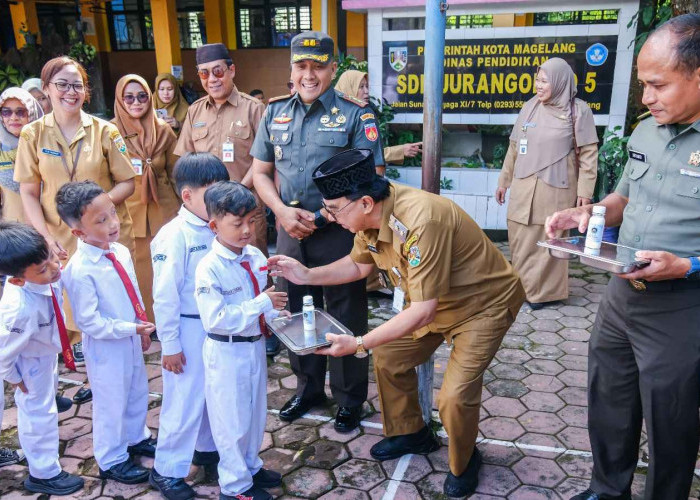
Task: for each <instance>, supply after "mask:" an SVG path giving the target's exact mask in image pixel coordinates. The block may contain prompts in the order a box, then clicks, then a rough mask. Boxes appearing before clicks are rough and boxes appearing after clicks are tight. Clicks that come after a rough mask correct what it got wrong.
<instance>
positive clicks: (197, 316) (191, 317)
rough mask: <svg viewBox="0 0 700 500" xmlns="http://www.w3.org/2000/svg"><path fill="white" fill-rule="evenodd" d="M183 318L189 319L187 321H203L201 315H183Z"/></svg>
mask: <svg viewBox="0 0 700 500" xmlns="http://www.w3.org/2000/svg"><path fill="white" fill-rule="evenodd" d="M180 317H181V318H187V319H202V318H201V317H200V316H199V314H181V315H180Z"/></svg>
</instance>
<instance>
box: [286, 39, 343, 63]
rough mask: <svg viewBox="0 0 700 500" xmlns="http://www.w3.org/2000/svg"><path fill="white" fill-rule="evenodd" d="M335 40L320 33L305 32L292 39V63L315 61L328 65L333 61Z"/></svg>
mask: <svg viewBox="0 0 700 500" xmlns="http://www.w3.org/2000/svg"><path fill="white" fill-rule="evenodd" d="M334 47H335V43H334V42H333V39H332V38H331V37H329V36H328V35H326V34H325V33H322V32H320V31H305V32H303V33H299V34H298V35H297V36H295V37H294V38H292V59H291V63H292V64H294V63H295V62H299V61H306V60H309V61H315V62H317V63H321V64H328V63H330V62H332V61H333V49H334Z"/></svg>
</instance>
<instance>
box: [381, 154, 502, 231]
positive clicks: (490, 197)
mask: <svg viewBox="0 0 700 500" xmlns="http://www.w3.org/2000/svg"><path fill="white" fill-rule="evenodd" d="M393 168H396V170H398V172H399V178H398V179H396V180H395V182H401V183H403V184H407V185H409V186H412V187H416V188H420V184H421V169H420V167H393ZM500 173H501V171H500V170H494V169H486V168H442V169H441V174H440V175H441V177H442V178H444V177H447V178H448V179H451V180H452V187H453V189H451V190H446V189H443V190H442V191H441V192H440V194H441V195H442V196H444V197H445V198H449V199H450V200H452V201H454V202H455V203H456V204H457V205H459V206H460V207H462V208H463V209H464V211H465V212H467V213H468V214H469V215H470V216H471V217H472V218H473V219H474V220H475V221H476V223H477V224H479V226H480V227H481V228H482V229H506V228H507V225H506V209H507V207H508V197H507V196H506V203H505V204H504V205H503V206H501V205H499V204H498V203H496V199H495V198H494V193H495V192H496V187H497V186H498V176H499V175H500Z"/></svg>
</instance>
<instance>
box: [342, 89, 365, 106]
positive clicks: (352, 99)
mask: <svg viewBox="0 0 700 500" xmlns="http://www.w3.org/2000/svg"><path fill="white" fill-rule="evenodd" d="M338 97H340V98H341V99H345V100H346V101H350V102H351V103H353V104H357V105H358V106H359V107H361V108H364V107H366V106H367V103H366V102H365V101H362V100H360V99H358V98H357V97H353V96H351V95H348V94H344V93H343V92H338Z"/></svg>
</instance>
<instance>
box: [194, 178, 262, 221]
mask: <svg viewBox="0 0 700 500" xmlns="http://www.w3.org/2000/svg"><path fill="white" fill-rule="evenodd" d="M204 205H205V206H206V207H207V215H208V216H209V217H210V218H211V217H223V216H224V215H226V214H233V215H237V216H238V217H243V216H244V215H246V214H248V213H250V212H252V211H253V210H255V208H256V207H257V201H256V200H255V196H253V193H252V192H251V190H250V189H248V188H247V187H245V186H244V185H243V184H240V183H238V182H234V181H222V182H217V183H216V184H214V185H213V186H209V187H208V188H207V190H206V191H205V192H204Z"/></svg>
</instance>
